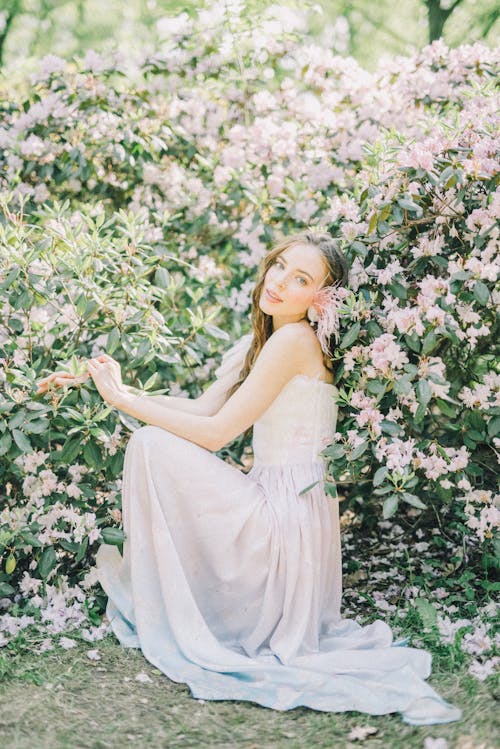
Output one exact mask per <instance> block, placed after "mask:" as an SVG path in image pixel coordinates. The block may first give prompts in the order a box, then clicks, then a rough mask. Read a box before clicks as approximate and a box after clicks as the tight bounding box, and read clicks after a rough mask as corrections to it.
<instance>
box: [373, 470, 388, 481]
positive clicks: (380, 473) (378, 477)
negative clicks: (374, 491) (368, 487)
mask: <svg viewBox="0 0 500 749" xmlns="http://www.w3.org/2000/svg"><path fill="white" fill-rule="evenodd" d="M388 473H389V469H388V468H387V466H381V467H380V468H379V469H378V470H376V471H375V475H374V477H373V486H380V484H382V483H383V481H384V479H385V477H386V476H387V474H388Z"/></svg>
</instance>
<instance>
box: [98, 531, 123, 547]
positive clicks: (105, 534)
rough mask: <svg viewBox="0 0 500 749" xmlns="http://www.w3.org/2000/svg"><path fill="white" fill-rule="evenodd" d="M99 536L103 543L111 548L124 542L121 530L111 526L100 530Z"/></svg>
mask: <svg viewBox="0 0 500 749" xmlns="http://www.w3.org/2000/svg"><path fill="white" fill-rule="evenodd" d="M101 535H102V540H103V541H104V543H105V544H111V545H112V546H119V545H120V544H122V543H123V541H124V540H125V533H124V532H123V529H122V528H115V527H113V526H110V527H108V528H101Z"/></svg>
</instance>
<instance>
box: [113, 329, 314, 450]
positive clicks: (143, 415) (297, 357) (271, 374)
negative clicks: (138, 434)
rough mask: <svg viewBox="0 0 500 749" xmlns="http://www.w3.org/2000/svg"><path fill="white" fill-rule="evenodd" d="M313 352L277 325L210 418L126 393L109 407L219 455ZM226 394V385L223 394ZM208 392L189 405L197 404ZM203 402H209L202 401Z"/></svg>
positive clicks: (304, 338)
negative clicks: (242, 375)
mask: <svg viewBox="0 0 500 749" xmlns="http://www.w3.org/2000/svg"><path fill="white" fill-rule="evenodd" d="M314 347H315V343H314V342H313V340H312V337H311V336H310V334H309V331H308V330H306V329H305V328H304V326H303V325H300V324H296V323H289V324H287V325H283V326H282V327H281V328H279V329H278V330H277V331H276V332H275V333H273V335H272V336H271V337H270V338H269V339H268V340H267V341H266V343H265V345H264V346H263V348H262V350H261V352H260V354H259V356H258V358H257V361H256V362H255V365H254V366H253V368H252V370H251V371H250V374H249V375H248V377H247V378H246V380H245V381H244V382H243V383H242V384H241V385H240V387H239V388H238V390H237V391H236V392H235V393H233V395H232V396H231V397H230V398H229V399H228V400H227V401H226V402H225V403H224V404H223V405H222V407H221V408H219V410H218V411H217V412H215V413H211V414H207V413H198V412H194V411H190V412H185V411H181V410H178V409H176V408H173V407H170V406H166V405H165V402H163V404H161V405H160V404H159V403H153V402H152V401H153V400H154V399H153V398H150V397H145V398H144V397H142V396H136V395H132V394H131V393H129V392H126V391H125V392H124V391H122V392H121V393H120V395H119V396H118V397H117V398H116V399H115V400H114V402H113V405H114V406H115V407H116V408H119V409H120V410H121V411H124V412H125V413H128V414H130V415H131V416H134V417H135V418H137V419H139V420H141V421H145V422H146V423H147V424H153V425H155V426H159V427H162V428H163V429H166V430H167V431H169V432H173V433H174V434H177V435H178V436H179V437H184V438H185V439H188V440H190V441H191V442H194V443H195V444H197V445H200V446H201V447H204V448H206V449H207V450H213V451H215V450H220V448H221V447H223V446H224V445H226V444H227V443H228V442H231V440H233V439H234V438H235V437H237V436H238V435H239V434H241V433H242V432H244V431H245V430H246V429H248V427H250V426H251V425H252V424H253V423H254V422H255V421H256V420H257V419H258V418H259V417H260V416H261V415H262V414H263V413H264V412H265V411H266V410H267V409H268V408H269V406H270V405H271V403H272V402H273V400H274V399H275V398H276V396H277V395H278V394H279V393H280V392H281V390H282V389H283V387H284V386H285V385H286V384H287V382H288V381H289V380H290V379H291V378H292V377H293V376H294V375H296V374H300V373H301V372H302V371H303V368H304V366H305V364H306V362H307V360H308V359H309V358H310V357H311V356H314V351H315V348H314ZM218 383H219V385H218ZM216 386H217V387H219V386H220V387H222V380H220V381H216V382H215V383H213V385H211V386H210V387H211V388H214V390H213V393H214V396H213V401H212V400H210V403H211V404H214V403H215V402H216V397H215V387H216ZM226 389H227V386H225V390H224V394H225V392H226ZM209 390H210V388H208V389H207V390H206V392H205V393H204V394H203V395H202V396H201V398H200V399H196V400H195V401H191V403H196V402H197V401H198V400H199V401H201V400H202V399H203V396H204V395H208V392H209ZM217 392H218V391H217ZM210 398H212V395H210ZM205 402H206V403H208V402H209V401H208V397H207V399H206V401H205ZM207 410H208V406H207ZM210 410H212V408H210Z"/></svg>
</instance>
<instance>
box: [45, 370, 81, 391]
mask: <svg viewBox="0 0 500 749" xmlns="http://www.w3.org/2000/svg"><path fill="white" fill-rule="evenodd" d="M75 379H76V377H75V375H73V374H71V372H52V373H51V374H50V375H47V377H43V378H42V379H41V380H39V382H38V390H37V393H44V392H45V391H46V390H47V389H48V387H49V385H55V386H60V385H69V384H71V383H72V382H73V381H74V380H75Z"/></svg>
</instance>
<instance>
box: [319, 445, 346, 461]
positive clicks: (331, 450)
mask: <svg viewBox="0 0 500 749" xmlns="http://www.w3.org/2000/svg"><path fill="white" fill-rule="evenodd" d="M323 454H324V455H325V456H326V457H328V458H332V460H340V458H343V457H344V456H345V448H344V446H343V445H329V446H328V447H327V448H325V450H323Z"/></svg>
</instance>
